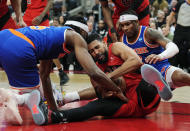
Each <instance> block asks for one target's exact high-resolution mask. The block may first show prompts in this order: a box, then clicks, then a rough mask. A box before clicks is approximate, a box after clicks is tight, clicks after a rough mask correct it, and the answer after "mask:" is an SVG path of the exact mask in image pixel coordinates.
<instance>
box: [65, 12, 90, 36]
mask: <svg viewBox="0 0 190 131" xmlns="http://www.w3.org/2000/svg"><path fill="white" fill-rule="evenodd" d="M70 20H72V21H78V22H81V23H83V24H85V25H87V21H86V20H85V18H84V17H82V16H80V15H75V16H71V17H69V18H68V19H67V21H70ZM65 26H69V27H71V28H72V29H74V30H75V31H76V32H77V33H79V34H80V29H81V28H80V27H77V26H74V25H69V24H65Z"/></svg>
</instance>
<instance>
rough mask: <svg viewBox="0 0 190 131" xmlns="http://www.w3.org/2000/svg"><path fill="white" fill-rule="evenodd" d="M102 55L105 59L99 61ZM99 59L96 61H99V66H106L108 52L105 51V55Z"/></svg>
mask: <svg viewBox="0 0 190 131" xmlns="http://www.w3.org/2000/svg"><path fill="white" fill-rule="evenodd" d="M102 55H103V56H104V58H103V59H98V58H99V57H101V56H102ZM98 58H97V59H96V60H97V62H98V63H99V64H105V63H106V62H108V51H107V50H105V52H104V53H103V54H101V55H99V56H98Z"/></svg>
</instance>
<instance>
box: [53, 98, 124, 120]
mask: <svg viewBox="0 0 190 131" xmlns="http://www.w3.org/2000/svg"><path fill="white" fill-rule="evenodd" d="M123 104H124V102H123V101H121V100H120V99H117V98H105V99H97V100H94V101H91V102H89V103H88V104H87V105H85V106H83V107H79V108H74V109H69V110H62V111H54V112H52V113H51V120H52V122H53V123H60V122H73V121H83V120H87V119H89V118H91V117H93V116H112V115H113V114H114V113H115V112H117V110H118V109H119V108H120V107H121V106H122V105H123Z"/></svg>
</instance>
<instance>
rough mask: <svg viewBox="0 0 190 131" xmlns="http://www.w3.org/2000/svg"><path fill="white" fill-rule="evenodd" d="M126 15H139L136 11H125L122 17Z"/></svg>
mask: <svg viewBox="0 0 190 131" xmlns="http://www.w3.org/2000/svg"><path fill="white" fill-rule="evenodd" d="M125 14H130V15H136V16H137V17H138V15H137V13H136V12H135V11H134V10H127V11H123V12H122V13H121V14H120V15H125Z"/></svg>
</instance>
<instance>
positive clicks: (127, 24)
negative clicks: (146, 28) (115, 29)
mask: <svg viewBox="0 0 190 131" xmlns="http://www.w3.org/2000/svg"><path fill="white" fill-rule="evenodd" d="M135 26H136V24H134V22H133V21H130V20H129V21H124V22H120V27H121V29H122V31H123V32H124V33H125V34H126V35H127V37H128V38H129V37H133V36H136V35H135V33H136V27H135Z"/></svg>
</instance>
